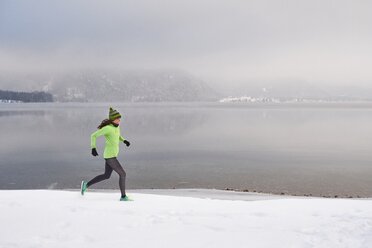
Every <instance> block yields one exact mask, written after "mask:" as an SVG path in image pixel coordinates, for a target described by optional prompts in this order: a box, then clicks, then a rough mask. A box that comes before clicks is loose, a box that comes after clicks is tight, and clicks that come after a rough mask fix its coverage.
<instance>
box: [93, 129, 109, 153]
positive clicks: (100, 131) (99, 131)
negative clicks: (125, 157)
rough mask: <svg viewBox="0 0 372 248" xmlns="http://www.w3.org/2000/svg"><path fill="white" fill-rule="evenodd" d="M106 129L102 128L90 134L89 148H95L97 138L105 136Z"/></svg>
mask: <svg viewBox="0 0 372 248" xmlns="http://www.w3.org/2000/svg"><path fill="white" fill-rule="evenodd" d="M106 127H107V126H106ZM106 127H103V128H101V129H98V130H97V131H95V132H94V133H92V135H91V136H90V147H91V148H96V140H97V137H99V136H102V135H105V134H107V132H108V129H107V128H106Z"/></svg>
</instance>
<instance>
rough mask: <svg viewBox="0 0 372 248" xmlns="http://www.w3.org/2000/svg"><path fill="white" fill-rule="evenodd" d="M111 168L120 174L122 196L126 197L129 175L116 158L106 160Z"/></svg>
mask: <svg viewBox="0 0 372 248" xmlns="http://www.w3.org/2000/svg"><path fill="white" fill-rule="evenodd" d="M106 161H107V163H108V164H109V166H110V167H111V168H112V169H113V170H114V171H115V172H116V173H118V174H119V187H120V191H121V196H122V197H123V196H125V178H126V176H127V174H126V173H125V171H124V169H123V167H122V166H121V164H120V163H119V161H118V160H117V159H116V158H109V159H107V160H106Z"/></svg>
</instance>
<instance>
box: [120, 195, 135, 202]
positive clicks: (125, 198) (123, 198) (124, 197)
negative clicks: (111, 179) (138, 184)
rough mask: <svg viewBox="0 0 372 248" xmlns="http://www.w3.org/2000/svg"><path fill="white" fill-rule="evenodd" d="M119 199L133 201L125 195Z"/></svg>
mask: <svg viewBox="0 0 372 248" xmlns="http://www.w3.org/2000/svg"><path fill="white" fill-rule="evenodd" d="M120 201H133V199H131V198H129V197H128V196H127V195H126V196H123V197H121V198H120Z"/></svg>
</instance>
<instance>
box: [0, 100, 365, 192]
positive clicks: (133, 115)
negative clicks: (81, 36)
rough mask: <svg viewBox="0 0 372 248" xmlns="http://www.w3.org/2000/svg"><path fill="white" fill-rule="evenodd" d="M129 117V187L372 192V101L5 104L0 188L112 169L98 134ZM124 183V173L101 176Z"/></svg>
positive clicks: (0, 116)
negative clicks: (111, 115)
mask: <svg viewBox="0 0 372 248" xmlns="http://www.w3.org/2000/svg"><path fill="white" fill-rule="evenodd" d="M110 105H112V106H114V108H115V109H117V110H119V111H120V113H121V114H122V115H123V116H124V117H123V118H122V123H121V132H122V135H123V136H124V137H125V138H127V139H128V140H129V141H131V144H132V145H131V146H130V148H127V147H126V146H125V145H124V144H121V148H120V149H121V150H120V155H119V157H118V159H119V161H120V162H121V163H122V165H123V167H124V169H125V170H126V172H127V186H128V188H129V189H145V188H164V189H165V188H217V189H225V188H234V189H239V190H249V191H258V192H267V193H277V194H280V193H286V194H298V195H304V194H312V195H323V196H334V195H338V196H344V197H345V196H346V197H347V196H369V197H371V196H372V152H371V150H372V104H364V103H359V104H323V105H319V104H317V105H314V104H293V105H264V104H226V103H225V104H222V103H156V104H152V103H107V104H106V103H94V104H92V103H45V104H44V103H43V104H5V103H3V104H0V127H1V128H0V137H1V143H0V189H31V188H32V189H35V188H57V189H60V188H61V189H64V188H79V187H80V181H81V180H82V179H86V180H89V179H91V178H92V177H94V176H95V175H98V174H100V173H102V172H103V170H104V160H103V157H102V155H103V146H104V137H100V138H98V143H97V144H98V149H97V150H98V152H99V154H100V156H99V157H93V156H91V154H90V152H91V151H90V134H91V133H92V132H94V131H95V130H96V127H97V125H98V124H99V123H100V122H101V120H102V119H104V118H106V116H107V114H108V108H109V106H110ZM95 188H105V189H113V188H115V189H117V188H118V176H117V175H116V174H114V173H113V176H112V178H111V179H109V180H108V181H106V182H102V183H100V184H97V185H95Z"/></svg>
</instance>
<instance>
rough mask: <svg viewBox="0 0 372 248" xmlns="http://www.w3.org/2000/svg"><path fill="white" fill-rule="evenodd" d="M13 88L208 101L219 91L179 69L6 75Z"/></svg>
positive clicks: (78, 97) (84, 98)
mask: <svg viewBox="0 0 372 248" xmlns="http://www.w3.org/2000/svg"><path fill="white" fill-rule="evenodd" d="M0 84H1V85H8V88H11V89H17V90H19V89H21V90H43V91H45V92H49V93H52V94H53V97H54V99H55V100H56V101H61V102H66V101H67V102H68V101H79V102H104V101H117V102H138V101H140V102H146V101H147V102H158V101H159V102H160V101H208V100H216V99H217V98H218V97H217V94H216V93H215V92H214V91H213V90H212V89H211V88H210V87H209V86H208V85H207V84H206V83H205V82H203V81H202V80H200V79H198V78H196V77H194V76H193V75H191V74H189V73H186V72H183V71H177V70H167V71H165V70H163V71H160V70H157V71H144V70H143V71H142V70H137V71H134V70H132V71H114V70H79V71H72V72H71V71H69V72H66V73H53V74H50V73H48V74H47V73H46V74H42V75H41V74H38V75H35V74H34V75H23V76H20V75H13V76H7V77H4V76H2V77H1V78H0Z"/></svg>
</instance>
